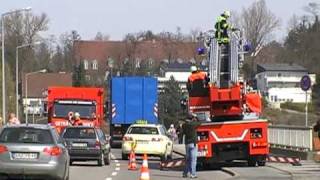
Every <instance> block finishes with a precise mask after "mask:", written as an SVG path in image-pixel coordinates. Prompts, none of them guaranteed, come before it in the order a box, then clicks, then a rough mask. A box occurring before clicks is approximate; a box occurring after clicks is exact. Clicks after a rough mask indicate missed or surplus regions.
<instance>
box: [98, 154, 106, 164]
mask: <svg viewBox="0 0 320 180" xmlns="http://www.w3.org/2000/svg"><path fill="white" fill-rule="evenodd" d="M104 165H105V163H104V154H103V152H101V155H100V158H99V160H98V166H104Z"/></svg>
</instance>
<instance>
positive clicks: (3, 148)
mask: <svg viewBox="0 0 320 180" xmlns="http://www.w3.org/2000/svg"><path fill="white" fill-rule="evenodd" d="M7 151H8V148H7V146H5V145H0V154H2V153H5V152H7Z"/></svg>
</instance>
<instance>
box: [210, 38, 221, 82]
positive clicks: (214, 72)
mask: <svg viewBox="0 0 320 180" xmlns="http://www.w3.org/2000/svg"><path fill="white" fill-rule="evenodd" d="M218 50H219V44H218V42H217V40H216V39H215V38H211V39H210V50H209V73H210V82H211V83H213V84H215V85H216V86H219V85H220V73H219V72H220V68H219V67H220V66H219V60H218V59H219V54H218Z"/></svg>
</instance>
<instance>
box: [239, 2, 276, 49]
mask: <svg viewBox="0 0 320 180" xmlns="http://www.w3.org/2000/svg"><path fill="white" fill-rule="evenodd" d="M241 26H242V28H243V29H244V33H245V37H246V38H247V39H248V40H249V41H250V42H251V45H252V47H253V52H252V53H253V54H257V53H258V51H259V48H260V47H262V46H263V45H265V43H267V42H268V41H269V40H270V35H271V34H272V32H273V31H274V30H276V28H278V27H279V26H280V20H279V19H278V18H277V17H276V16H275V15H274V14H273V13H272V12H271V11H270V10H269V9H268V7H267V5H266V2H265V1H264V0H258V1H255V2H253V3H252V4H251V6H249V7H248V8H244V9H243V10H242V13H241Z"/></svg>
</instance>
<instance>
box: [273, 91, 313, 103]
mask: <svg viewBox="0 0 320 180" xmlns="http://www.w3.org/2000/svg"><path fill="white" fill-rule="evenodd" d="M268 93H269V97H268V99H269V101H270V102H286V101H289V102H295V103H304V102H305V98H306V93H305V92H304V91H302V90H301V89H300V88H270V89H269V91H268ZM276 99H277V100H276ZM310 101H311V90H310V91H308V102H310Z"/></svg>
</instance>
